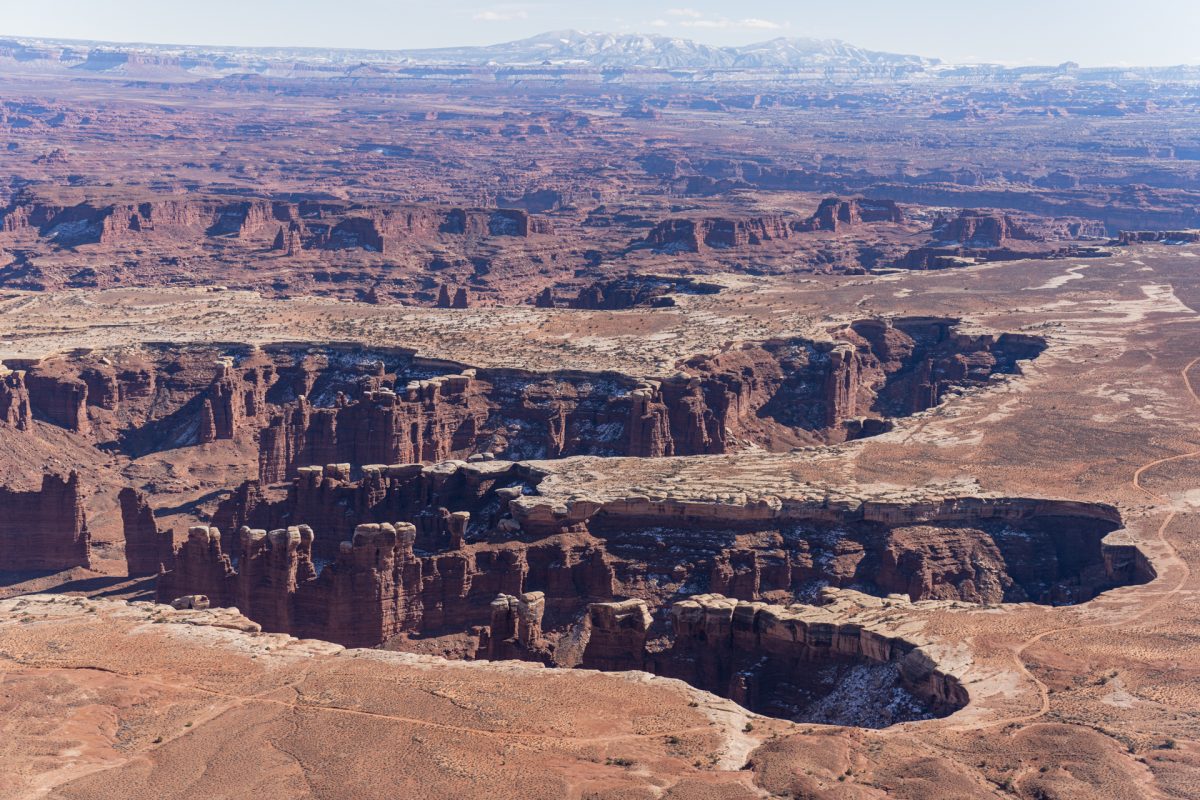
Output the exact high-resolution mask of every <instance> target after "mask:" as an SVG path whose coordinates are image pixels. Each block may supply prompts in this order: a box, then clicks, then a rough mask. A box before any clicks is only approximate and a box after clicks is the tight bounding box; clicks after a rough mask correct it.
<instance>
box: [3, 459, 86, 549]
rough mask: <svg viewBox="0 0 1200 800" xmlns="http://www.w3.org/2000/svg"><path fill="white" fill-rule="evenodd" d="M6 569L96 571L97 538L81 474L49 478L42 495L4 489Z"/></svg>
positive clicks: (44, 484)
mask: <svg viewBox="0 0 1200 800" xmlns="http://www.w3.org/2000/svg"><path fill="white" fill-rule="evenodd" d="M0 510H2V512H0V570H5V571H23V570H64V569H70V568H71V567H90V566H91V558H92V549H91V534H90V533H89V531H88V527H87V517H86V515H85V513H84V509H83V497H82V494H81V492H80V487H79V474H78V473H76V472H72V473H71V474H70V475H69V476H67V477H66V478H63V477H61V476H58V475H50V474H46V475H43V476H42V486H41V488H40V489H39V490H37V491H30V492H22V491H14V490H12V489H9V488H7V487H4V486H0Z"/></svg>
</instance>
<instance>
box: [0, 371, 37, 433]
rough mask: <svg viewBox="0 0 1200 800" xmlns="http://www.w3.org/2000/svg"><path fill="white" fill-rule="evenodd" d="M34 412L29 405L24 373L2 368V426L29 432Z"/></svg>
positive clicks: (0, 393)
mask: <svg viewBox="0 0 1200 800" xmlns="http://www.w3.org/2000/svg"><path fill="white" fill-rule="evenodd" d="M32 422H33V410H32V409H31V408H30V405H29V388H28V387H27V386H26V385H25V373H24V372H12V371H10V370H8V369H7V368H6V367H0V425H7V426H8V427H11V428H15V429H17V430H21V431H24V430H29V426H30V424H32Z"/></svg>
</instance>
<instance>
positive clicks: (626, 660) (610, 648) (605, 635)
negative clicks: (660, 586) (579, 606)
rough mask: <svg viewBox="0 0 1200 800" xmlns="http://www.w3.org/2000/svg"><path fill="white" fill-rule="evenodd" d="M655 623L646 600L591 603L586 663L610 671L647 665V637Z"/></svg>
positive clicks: (588, 619)
mask: <svg viewBox="0 0 1200 800" xmlns="http://www.w3.org/2000/svg"><path fill="white" fill-rule="evenodd" d="M653 623H654V618H653V617H652V616H651V615H650V609H649V607H648V606H647V605H646V601H645V600H621V601H617V602H613V603H593V604H592V605H590V606H588V615H587V624H588V643H587V648H586V649H585V650H584V653H583V666H584V667H587V668H588V669H599V670H604V671H606V672H615V671H619V670H630V669H644V668H645V651H646V638H647V636H649V633H650V626H651V625H652V624H653Z"/></svg>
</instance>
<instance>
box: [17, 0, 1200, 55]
mask: <svg viewBox="0 0 1200 800" xmlns="http://www.w3.org/2000/svg"><path fill="white" fill-rule="evenodd" d="M4 5H5V6H8V7H7V8H4V9H3V11H2V12H0V34H3V35H25V36H47V37H50V36H53V37H62V38H73V39H102V40H112V41H149V42H169V43H185V44H228V45H278V46H289V45H291V46H300V45H303V46H314V47H322V46H326V47H361V48H369V49H405V48H417V47H441V46H450V45H461V44H492V43H495V42H500V41H507V40H510V39H518V38H523V37H525V36H530V35H533V34H535V33H541V32H544V31H547V30H556V29H560V28H579V29H582V30H604V31H618V32H650V33H663V34H669V35H673V36H684V37H688V38H692V39H697V40H699V41H704V42H709V43H712V44H745V43H748V42H752V41H760V40H763V39H769V38H774V37H776V36H815V37H818V38H836V39H844V40H846V41H848V42H852V43H854V44H857V45H859V46H862V47H868V48H871V49H876V50H889V51H893V52H905V53H917V54H920V55H925V56H933V57H939V58H943V59H946V60H948V61H956V62H966V61H999V62H1006V63H1014V64H1028V63H1038V64H1057V63H1059V62H1061V61H1066V60H1073V61H1078V62H1080V63H1082V64H1085V65H1100V64H1146V65H1158V64H1180V63H1191V64H1200V0H1138V1H1137V2H1129V0H988V1H987V2H977V1H976V0H841V1H840V2H830V0H819V1H818V2H811V1H810V0H670V1H669V2H655V0H587V1H586V2H575V1H574V0H572V1H571V2H562V1H561V0H560V1H559V2H549V1H547V0H542V1H539V0H530V1H529V2H489V1H488V0H474V1H472V0H435V1H434V2H414V0H195V1H194V2H193V1H192V0H53V1H52V2H28V1H27V2H21V1H20V0H6V2H5V3H4Z"/></svg>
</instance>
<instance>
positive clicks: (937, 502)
mask: <svg viewBox="0 0 1200 800" xmlns="http://www.w3.org/2000/svg"><path fill="white" fill-rule="evenodd" d="M350 471H351V470H350V466H349V465H337V464H331V465H328V466H327V467H323V468H322V467H311V468H305V469H304V470H303V471H302V473H301V475H300V476H299V477H298V478H296V479H295V480H294V481H293V482H292V485H291V487H290V489H289V491H288V493H287V495H286V497H284V498H282V499H272V498H271V496H270V495H269V494H267V493H265V492H264V491H263V490H262V488H261V487H260V486H259V485H258V484H255V483H250V484H247V485H245V486H243V487H241V488H240V489H239V490H238V491H237V492H235V493H234V495H233V497H231V498H230V499H229V500H227V501H225V502H223V503H222V504H221V507H220V508H219V509H218V511H217V513H216V514H215V515H214V522H217V523H218V524H219V525H221V526H223V527H224V529H225V530H227V531H229V532H230V533H231V535H230V536H228V537H227V539H226V543H225V545H224V546H222V545H221V544H220V543H219V542H218V543H217V544H216V545H214V544H213V543H212V538H213V536H214V535H216V536H217V537H218V538H219V535H217V534H215V533H214V531H213V530H212V529H209V528H205V529H202V531H201V532H202V533H203V535H202V536H199V537H198V538H199V539H200V540H202V541H200V542H199V543H198V544H197V543H196V542H193V541H192V538H193V537H189V541H188V542H185V543H183V544H182V545H181V546H180V547H179V548H178V549H177V551H176V554H175V558H176V562H177V567H176V569H175V570H174V571H173V572H167V573H165V574H164V575H163V576H162V579H161V580H160V587H162V588H160V594H159V596H160V598H161V599H163V600H164V601H169V600H170V599H173V598H174V597H175V596H179V595H184V594H206V595H208V596H210V597H211V598H213V602H214V603H215V604H217V605H223V604H236V605H237V606H238V608H239V609H241V610H242V611H243V613H246V614H247V615H248V616H250V617H251V618H252V619H255V620H256V621H259V622H260V623H262V624H263V626H264V627H265V628H267V629H271V630H282V631H287V632H292V633H295V634H296V635H303V636H312V637H316V638H327V639H332V640H334V641H339V642H343V641H354V642H355V643H358V644H370V645H374V644H379V643H380V642H382V641H384V640H385V639H387V638H391V637H395V636H401V635H407V634H420V635H421V636H436V635H441V634H443V633H446V634H463V633H467V632H473V633H472V635H474V636H477V637H478V642H479V646H478V650H479V652H480V653H483V654H489V653H490V654H491V655H490V656H489V657H503V658H532V659H535V660H543V661H544V660H547V659H552V660H555V662H556V663H560V662H562V661H563V660H564V659H566V660H570V657H569V656H568V655H567V654H568V653H569V652H571V647H570V646H567V647H564V648H557V647H556V646H554V642H555V641H558V640H560V639H561V637H562V636H563V635H564V634H565V632H566V628H564V626H566V627H568V628H569V627H570V625H572V624H573V623H572V622H571V621H572V620H576V619H580V618H583V617H584V615H585V614H586V619H587V620H588V623H587V626H588V628H587V634H586V636H583V637H581V638H580V639H579V641H581V642H583V644H582V645H581V647H582V648H583V649H582V651H581V654H580V657H581V658H583V659H584V660H589V659H590V661H591V663H595V664H601V663H603V664H605V665H607V666H606V667H605V668H611V669H632V668H637V660H636V658H634V656H632V655H630V653H633V652H638V653H640V652H641V650H640V649H638V648H634V649H630V645H629V642H631V641H633V640H634V639H637V638H639V637H640V638H641V640H642V641H643V643H644V642H646V641H649V638H650V637H651V635H652V631H651V628H652V627H653V625H654V622H653V619H652V618H653V615H654V613H655V612H656V610H658V609H660V608H662V607H663V605H664V604H666V603H667V602H669V601H670V600H672V599H677V598H678V596H679V594H680V593H694V592H696V591H698V590H701V591H702V590H708V591H712V592H718V593H721V594H723V595H727V596H730V597H734V598H737V599H740V600H745V601H747V602H755V601H773V602H780V601H783V602H791V601H793V600H794V599H796V598H806V597H807V598H811V597H816V596H817V595H818V594H819V592H820V590H821V589H822V587H828V586H834V587H844V588H853V589H857V590H860V591H864V592H867V593H869V594H874V595H877V596H880V597H887V596H893V595H901V594H902V595H905V596H907V597H908V598H910V599H912V600H956V601H964V602H973V603H1000V602H1015V601H1024V602H1028V601H1033V602H1039V603H1052V604H1059V603H1075V602H1081V601H1084V600H1087V599H1090V598H1091V597H1093V596H1094V595H1095V594H1096V593H1097V592H1100V591H1103V590H1105V589H1107V588H1110V587H1113V586H1119V585H1126V584H1130V583H1139V582H1144V581H1146V580H1149V579H1150V578H1151V577H1152V576H1153V574H1154V573H1153V570H1152V569H1151V568H1150V566H1149V564H1148V563H1147V562H1146V560H1145V558H1144V557H1143V556H1142V555H1141V554H1140V552H1138V551H1137V550H1136V549H1135V548H1131V547H1128V546H1109V545H1106V544H1104V541H1103V540H1104V538H1105V537H1106V536H1107V535H1108V534H1109V533H1110V532H1112V531H1113V530H1115V529H1116V528H1117V527H1118V526H1119V525H1120V517H1119V515H1117V513H1116V511H1115V510H1114V509H1112V508H1109V507H1106V506H1096V505H1088V504H1082V503H1071V502H1066V501H1051V500H1037V499H1024V498H986V497H982V498H981V497H954V496H930V497H922V498H913V499H910V500H907V501H895V500H888V501H884V500H873V499H865V500H855V499H854V498H851V497H846V496H831V495H827V494H820V495H819V496H817V495H814V496H813V497H812V498H810V499H802V498H795V499H791V500H788V501H786V502H782V501H780V500H779V498H774V502H772V503H766V502H764V503H751V502H748V501H747V503H746V504H743V505H739V504H736V503H728V504H726V503H717V502H713V501H703V502H700V501H696V502H690V503H689V502H681V501H672V500H669V499H665V498H660V499H651V498H647V497H624V498H621V499H616V500H609V501H604V502H599V501H592V500H589V499H587V498H577V499H573V500H570V501H569V502H566V503H564V502H563V501H562V500H561V499H557V498H544V497H540V496H539V495H538V494H537V491H538V490H537V488H536V485H537V483H538V481H539V480H540V474H539V473H538V472H537V470H536V468H535V467H533V465H525V464H519V463H511V462H499V461H490V462H482V461H481V462H475V463H464V462H448V463H446V464H439V465H434V466H421V465H416V464H412V465H394V466H391V467H379V466H368V467H364V468H363V470H362V472H363V477H362V478H361V479H358V480H351V479H350ZM293 530H294V533H293V532H291V531H293ZM237 531H240V533H235V532H237ZM268 531H270V533H268ZM226 552H230V553H234V554H236V555H237V561H236V564H237V569H236V570H234V569H233V562H232V561H231V560H230V558H229V557H227V556H225V555H224V553H226ZM680 554H686V555H684V556H681V555H680ZM181 560H182V561H185V562H186V563H180V562H181ZM319 564H325V565H326V566H325V567H324V569H320V570H317V565H319ZM530 592H540V593H542V594H541V596H540V602H539V603H534V599H535V598H533V597H532V596H529V597H525V596H526V595H527V594H528V593H530ZM500 595H506V596H509V597H511V598H518V599H520V598H522V597H525V599H524V601H522V602H525V603H526V604H527V605H529V606H530V608H529V609H528V610H527V611H528V613H526V611H522V610H521V608H522V606H521V604H520V603H519V602H518V603H517V605H515V606H512V607H511V608H509V607H508V606H506V609H508V610H504V609H501V608H500V606H499V605H497V597H498V596H500ZM617 598H626V599H627V600H629V601H634V600H636V601H639V602H642V603H643V606H641V607H635V606H636V604H634V603H632V602H624V601H622V602H617V603H616V604H615V605H614V603H615V602H616V599H617ZM505 602H506V603H507V602H508V601H505ZM514 602H516V601H514ZM530 604H532V605H530ZM510 605H511V604H510ZM534 606H536V609H535V608H534ZM638 608H642V609H643V610H644V611H645V612H646V613H645V614H638V613H634V612H636V611H638ZM535 610H536V612H537V614H538V615H540V616H538V617H537V618H538V619H539V620H541V621H540V622H539V623H538V625H540V626H541V628H540V630H541V633H540V634H538V633H537V632H536V631H535V630H534V628H536V627H537V626H535V625H534V624H533V622H532V620H533V616H530V615H533V614H534V611H535ZM502 611H503V613H501V612H502ZM514 615H515V616H514ZM522 615H525V617H522ZM631 615H632V616H631ZM522 618H526V621H525V622H524V623H522V622H521V621H520V620H521V619H522ZM548 624H549V626H550V627H547V625H548ZM522 625H526V627H527V629H528V634H527V635H524V636H523V635H521V634H520V630H522ZM551 628H553V630H551ZM514 637H515V638H514ZM589 654H590V655H589ZM637 658H640V656H638V657H637ZM572 663H579V662H572Z"/></svg>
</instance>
